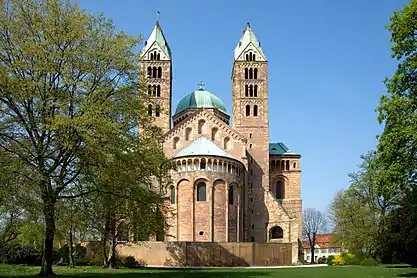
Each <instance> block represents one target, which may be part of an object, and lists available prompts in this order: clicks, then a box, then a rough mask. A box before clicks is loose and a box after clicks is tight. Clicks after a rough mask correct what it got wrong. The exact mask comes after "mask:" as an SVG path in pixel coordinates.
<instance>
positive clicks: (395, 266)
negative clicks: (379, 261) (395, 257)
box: [385, 264, 411, 268]
mask: <svg viewBox="0 0 417 278" xmlns="http://www.w3.org/2000/svg"><path fill="white" fill-rule="evenodd" d="M385 268H411V265H406V264H401V265H386V266H385Z"/></svg>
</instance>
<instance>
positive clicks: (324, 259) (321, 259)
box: [317, 256, 326, 264]
mask: <svg viewBox="0 0 417 278" xmlns="http://www.w3.org/2000/svg"><path fill="white" fill-rule="evenodd" d="M317 263H319V264H325V263H326V257H324V256H323V257H320V258H319V259H318V260H317Z"/></svg>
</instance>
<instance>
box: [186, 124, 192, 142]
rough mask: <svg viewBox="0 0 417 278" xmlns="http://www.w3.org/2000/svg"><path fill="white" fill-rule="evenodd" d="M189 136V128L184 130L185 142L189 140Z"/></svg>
mask: <svg viewBox="0 0 417 278" xmlns="http://www.w3.org/2000/svg"><path fill="white" fill-rule="evenodd" d="M190 134H191V127H187V128H186V129H185V140H186V141H189V140H190Z"/></svg>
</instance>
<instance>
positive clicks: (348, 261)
mask: <svg viewBox="0 0 417 278" xmlns="http://www.w3.org/2000/svg"><path fill="white" fill-rule="evenodd" d="M342 258H343V262H344V264H345V265H359V264H360V263H361V259H360V258H359V257H358V256H357V255H355V254H353V253H347V252H343V253H342Z"/></svg>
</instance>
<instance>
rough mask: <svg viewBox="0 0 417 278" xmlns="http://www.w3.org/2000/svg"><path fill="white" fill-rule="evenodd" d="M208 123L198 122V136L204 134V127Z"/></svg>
mask: <svg viewBox="0 0 417 278" xmlns="http://www.w3.org/2000/svg"><path fill="white" fill-rule="evenodd" d="M205 123H206V121H205V120H199V121H198V134H202V133H203V126H204V124H205Z"/></svg>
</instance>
